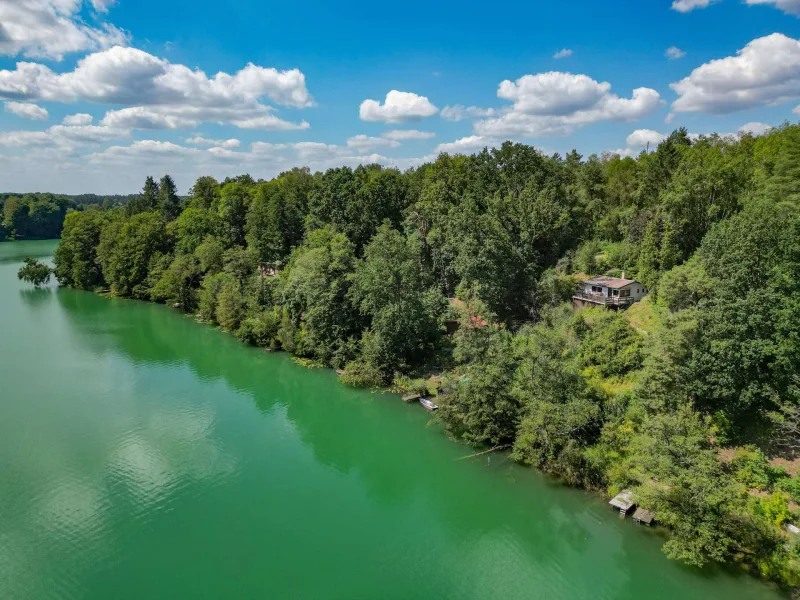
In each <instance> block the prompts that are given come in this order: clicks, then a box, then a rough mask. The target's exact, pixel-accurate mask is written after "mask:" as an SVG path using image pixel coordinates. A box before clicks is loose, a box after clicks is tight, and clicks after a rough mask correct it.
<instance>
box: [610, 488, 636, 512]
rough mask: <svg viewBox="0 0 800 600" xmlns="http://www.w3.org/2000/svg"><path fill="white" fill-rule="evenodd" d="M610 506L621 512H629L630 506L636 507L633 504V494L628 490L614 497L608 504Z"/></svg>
mask: <svg viewBox="0 0 800 600" xmlns="http://www.w3.org/2000/svg"><path fill="white" fill-rule="evenodd" d="M608 503H609V504H610V505H611V506H616V507H617V508H620V509H622V510H629V509H630V508H631V507H632V506H636V504H635V503H634V502H633V492H631V491H630V490H622V491H621V492H620V493H619V494H617V495H616V496H614V497H613V498H612V499H611V500H610V501H609V502H608Z"/></svg>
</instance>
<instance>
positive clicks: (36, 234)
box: [0, 193, 139, 242]
mask: <svg viewBox="0 0 800 600" xmlns="http://www.w3.org/2000/svg"><path fill="white" fill-rule="evenodd" d="M138 197H139V195H138V194H132V195H130V196H121V195H113V196H98V195H96V194H80V195H77V196H67V195H64V194H47V193H35V194H8V193H3V194H0V242H2V241H5V240H45V239H54V238H58V237H60V236H61V229H62V227H63V225H64V217H65V216H66V215H67V213H68V212H70V211H73V210H91V209H103V210H110V209H112V208H115V207H120V206H124V205H125V204H127V203H128V201H130V200H131V199H135V198H138Z"/></svg>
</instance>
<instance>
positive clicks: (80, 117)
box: [61, 113, 93, 125]
mask: <svg viewBox="0 0 800 600" xmlns="http://www.w3.org/2000/svg"><path fill="white" fill-rule="evenodd" d="M92 121H93V118H92V115H89V114H86V113H76V114H74V115H67V116H66V117H64V120H63V121H61V123H62V124H63V125H91V124H92Z"/></svg>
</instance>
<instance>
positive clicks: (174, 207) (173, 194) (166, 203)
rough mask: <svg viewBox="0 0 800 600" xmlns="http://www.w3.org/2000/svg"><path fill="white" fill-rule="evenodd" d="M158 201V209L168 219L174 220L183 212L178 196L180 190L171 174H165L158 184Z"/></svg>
mask: <svg viewBox="0 0 800 600" xmlns="http://www.w3.org/2000/svg"><path fill="white" fill-rule="evenodd" d="M157 202H158V209H159V210H160V211H161V214H163V215H164V219H166V220H167V221H172V220H173V219H174V218H175V217H177V216H178V215H179V214H180V212H181V200H180V198H178V190H177V188H176V187H175V182H174V181H173V180H172V177H170V176H169V175H164V177H162V178H161V182H160V183H159V184H158V200H157Z"/></svg>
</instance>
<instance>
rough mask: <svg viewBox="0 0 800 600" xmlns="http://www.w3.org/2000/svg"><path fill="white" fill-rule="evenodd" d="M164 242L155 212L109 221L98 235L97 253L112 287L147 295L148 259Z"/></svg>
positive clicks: (127, 293)
mask: <svg viewBox="0 0 800 600" xmlns="http://www.w3.org/2000/svg"><path fill="white" fill-rule="evenodd" d="M166 245H167V233H166V227H165V225H164V220H163V218H162V216H161V215H160V214H158V213H154V212H143V213H139V214H137V215H134V216H133V217H131V218H130V219H126V220H122V219H119V218H118V219H116V220H112V221H111V222H109V223H108V225H106V226H105V227H104V229H103V231H102V233H101V235H100V244H99V245H98V248H97V257H98V259H99V261H100V264H101V266H102V269H103V277H104V279H105V280H106V281H107V282H108V283H109V285H111V289H112V291H113V292H114V293H115V294H118V295H120V296H132V297H134V298H142V299H146V298H148V297H149V289H148V287H147V286H146V285H145V282H146V280H147V275H148V265H149V263H150V259H151V258H152V257H153V256H154V255H155V254H157V253H158V252H160V251H162V250H164V249H165V248H166Z"/></svg>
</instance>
